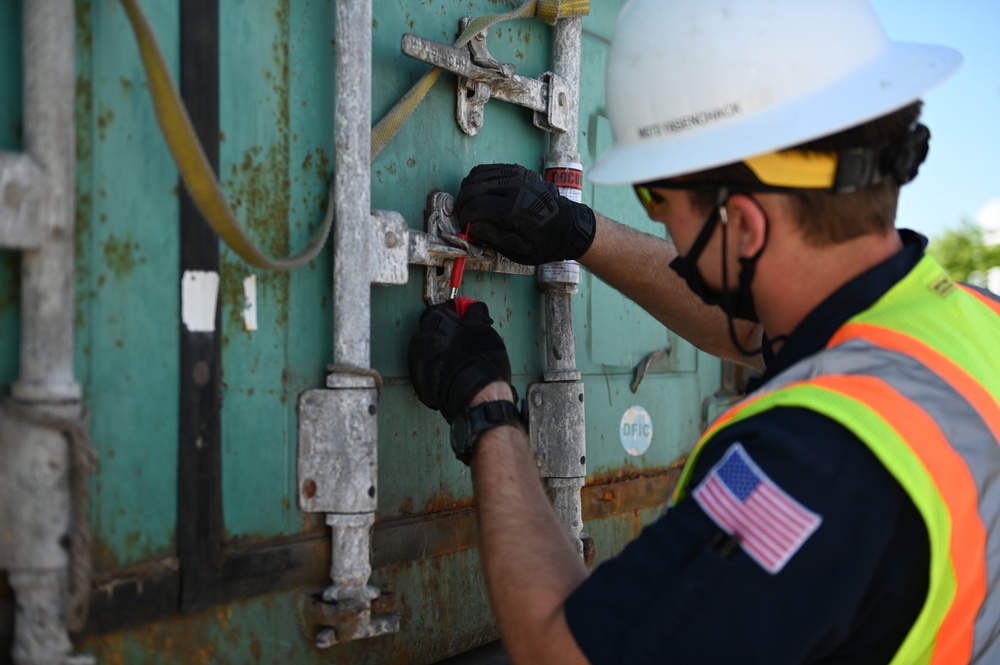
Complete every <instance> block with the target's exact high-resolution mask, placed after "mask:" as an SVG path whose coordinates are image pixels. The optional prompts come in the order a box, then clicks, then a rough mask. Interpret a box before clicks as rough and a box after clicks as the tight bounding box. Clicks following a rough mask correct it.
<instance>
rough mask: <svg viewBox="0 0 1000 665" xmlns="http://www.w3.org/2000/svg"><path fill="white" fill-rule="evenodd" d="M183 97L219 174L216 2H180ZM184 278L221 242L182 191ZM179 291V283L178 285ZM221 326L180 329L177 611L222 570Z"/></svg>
mask: <svg viewBox="0 0 1000 665" xmlns="http://www.w3.org/2000/svg"><path fill="white" fill-rule="evenodd" d="M180 27H181V30H180V42H181V43H180V57H181V63H180V65H181V66H180V71H181V81H180V88H181V96H182V97H183V99H184V104H185V106H186V107H187V110H188V114H189V115H190V117H191V122H192V124H193V125H194V129H195V132H196V133H197V135H198V139H199V140H200V141H201V144H202V146H203V147H204V149H205V154H206V156H207V157H208V161H209V163H210V164H211V165H212V168H213V169H214V170H215V171H216V173H218V170H219V3H218V0H181V2H180ZM181 190H182V191H181V200H180V204H181V205H180V245H181V265H180V268H181V274H182V275H183V274H184V272H186V271H211V272H216V273H217V272H218V271H219V243H218V239H217V237H216V235H215V233H214V232H213V231H212V230H211V228H209V226H208V225H207V224H206V223H205V221H204V219H203V218H202V216H201V214H200V213H199V212H198V210H197V208H195V206H194V204H193V203H192V201H191V199H190V197H189V196H188V194H187V191H186V190H185V189H184V188H183V185H182V186H181ZM178 286H179V285H178ZM220 326H221V321H220V316H219V312H218V309H217V310H216V315H215V331H214V332H191V331H189V330H187V328H186V327H185V326H184V324H183V322H182V323H181V330H180V415H179V418H180V422H179V456H178V468H177V554H178V557H179V558H180V587H181V588H180V594H179V595H180V608H179V609H180V611H181V612H193V611H196V610H198V609H200V608H202V607H205V606H206V605H208V604H209V603H210V602H211V599H212V595H213V594H212V590H213V587H214V586H216V585H217V583H218V582H219V579H220V577H221V573H222V567H223V563H224V562H223V551H222V537H223V536H222V530H223V512H222V452H221V445H222V436H221V394H220V389H221V386H220V377H221V374H222V345H221V329H220Z"/></svg>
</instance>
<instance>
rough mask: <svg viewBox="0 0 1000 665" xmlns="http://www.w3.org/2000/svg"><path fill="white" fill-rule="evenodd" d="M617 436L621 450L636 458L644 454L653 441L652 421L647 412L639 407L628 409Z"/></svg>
mask: <svg viewBox="0 0 1000 665" xmlns="http://www.w3.org/2000/svg"><path fill="white" fill-rule="evenodd" d="M618 436H619V438H620V439H621V442H622V448H624V449H625V452H627V453H628V454H629V455H634V456H636V457H638V456H639V455H641V454H643V453H644V452H646V450H647V449H648V448H649V444H650V442H651V441H652V440H653V419H652V418H650V417H649V411H646V409H644V408H642V407H641V406H631V407H629V408H628V410H627V411H626V412H625V414H624V415H623V416H622V421H621V425H620V426H619V430H618Z"/></svg>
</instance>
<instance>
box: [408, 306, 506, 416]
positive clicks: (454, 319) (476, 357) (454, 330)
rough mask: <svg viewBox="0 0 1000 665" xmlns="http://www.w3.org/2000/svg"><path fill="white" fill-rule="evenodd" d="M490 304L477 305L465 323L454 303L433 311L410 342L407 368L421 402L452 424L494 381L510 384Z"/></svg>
mask: <svg viewBox="0 0 1000 665" xmlns="http://www.w3.org/2000/svg"><path fill="white" fill-rule="evenodd" d="M492 324H493V319H491V318H490V311H489V308H487V307H486V303H483V302H474V303H472V304H471V305H469V306H468V308H467V309H466V310H465V316H464V317H459V315H458V313H456V311H455V303H454V302H445V303H441V304H440V305H432V306H431V307H428V308H427V309H426V310H424V313H423V314H421V315H420V329H419V330H418V331H417V332H416V334H414V335H413V337H412V338H411V339H410V348H409V352H408V354H407V356H408V358H407V365H408V368H409V373H410V381H411V382H412V383H413V388H414V389H415V390H416V391H417V397H419V398H420V401H421V402H423V403H424V404H426V405H427V406H429V407H430V408H432V409H438V410H440V411H441V413H442V415H444V417H445V419H446V420H447V421H448V422H449V423H450V422H451V421H452V420H453V419H454V418H455V416H457V415H458V414H460V413H463V412H464V411H465V410H466V409H467V408H468V407H469V402H471V401H472V398H473V397H475V396H476V393H478V392H479V391H480V390H482V389H483V388H485V387H486V386H487V385H489V384H490V383H492V382H493V381H497V380H501V381H506V382H507V383H510V378H511V372H510V359H509V358H508V357H507V347H506V346H504V343H503V339H501V338H500V335H499V334H498V333H497V331H495V330H494V329H493V328H492Z"/></svg>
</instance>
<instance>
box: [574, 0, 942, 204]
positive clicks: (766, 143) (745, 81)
mask: <svg viewBox="0 0 1000 665" xmlns="http://www.w3.org/2000/svg"><path fill="white" fill-rule="evenodd" d="M961 62H962V56H961V55H959V53H958V52H957V51H955V50H953V49H950V48H947V47H942V46H927V45H918V44H904V43H899V42H890V41H889V40H888V39H887V38H886V35H885V32H884V31H883V30H882V26H881V25H880V24H879V21H878V18H877V17H876V16H875V13H874V11H872V8H871V7H870V6H869V5H868V2H867V1H866V0H631V1H630V2H628V3H627V4H626V5H625V7H624V8H623V9H622V12H621V15H620V16H619V17H618V24H617V26H616V27H615V33H614V37H613V39H612V43H611V51H610V53H609V56H608V67H607V76H606V93H607V109H608V118H609V119H610V121H611V128H612V131H613V133H614V146H613V147H612V148H611V149H610V150H608V151H607V152H606V153H604V154H603V155H601V156H600V158H598V160H597V162H596V164H595V165H594V166H593V168H592V169H591V170H590V174H589V178H590V180H591V181H592V182H594V183H597V184H624V183H637V182H648V181H651V180H658V179H666V178H670V177H674V176H679V175H683V174H686V173H694V172H697V171H702V170H705V169H710V168H714V167H717V166H723V165H726V164H732V163H734V162H739V161H741V160H743V159H745V158H748V157H753V156H756V155H761V154H763V153H768V152H772V151H776V150H781V149H784V148H789V147H792V146H794V145H797V144H799V143H803V142H806V141H809V140H812V139H816V138H820V137H822V136H827V135H829V134H833V133H836V132H838V131H841V130H843V129H847V128H849V127H853V126H855V125H858V124H861V123H864V122H866V121H868V120H872V119H874V118H877V117H879V116H882V115H885V114H886V113H890V112H892V111H894V110H896V109H899V108H902V107H904V106H906V105H908V104H910V103H911V102H914V101H916V100H918V99H919V98H920V96H921V95H922V94H923V93H924V92H925V91H927V90H928V89H929V88H931V87H932V86H934V85H936V84H937V83H940V82H941V81H943V80H944V79H945V78H947V77H948V76H949V75H950V74H951V73H952V72H954V71H955V70H956V69H957V68H958V66H959V65H960V64H961Z"/></svg>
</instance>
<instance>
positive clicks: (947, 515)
mask: <svg viewBox="0 0 1000 665" xmlns="http://www.w3.org/2000/svg"><path fill="white" fill-rule="evenodd" d="M782 406H784V407H800V408H806V409H809V410H811V411H815V412H817V413H820V414H822V415H824V416H827V417H828V418H830V419H832V420H834V421H836V422H838V423H840V424H841V425H843V426H844V427H846V428H847V429H849V430H850V431H851V432H853V433H854V434H855V435H856V436H857V437H858V438H859V439H860V440H861V441H863V442H864V443H865V444H866V445H867V446H868V447H869V448H870V449H871V451H872V452H873V453H874V454H875V456H876V457H877V458H878V459H879V460H880V461H881V462H882V464H883V465H885V468H886V469H887V470H888V471H889V472H890V473H892V475H893V476H894V477H895V479H896V480H897V481H898V482H899V484H900V485H901V486H902V487H903V488H904V489H905V490H906V492H907V494H908V495H909V497H910V499H911V500H912V501H913V503H914V505H915V506H916V507H917V510H918V511H919V512H920V515H921V516H922V517H923V520H924V524H925V525H926V527H927V532H928V536H929V539H930V568H931V570H930V576H929V587H928V592H927V598H926V600H925V601H924V605H923V608H922V610H921V612H920V614H919V616H918V618H917V620H916V622H915V623H914V624H913V626H912V627H911V628H910V631H909V633H908V634H907V636H906V638H905V639H904V640H903V643H902V644H901V645H900V647H899V650H898V651H897V652H896V655H895V657H894V658H893V660H892V663H894V664H897V663H899V664H902V663H907V664H910V663H920V664H923V663H930V664H934V665H955V664H956V663H968V662H973V663H982V664H986V663H1000V298H998V297H997V296H995V295H993V294H990V293H989V292H988V291H985V290H978V289H975V288H973V287H969V286H966V285H959V284H956V283H955V282H953V281H951V279H949V278H948V276H947V275H946V274H945V273H944V271H943V270H942V269H941V267H940V266H939V265H938V264H937V262H935V261H934V259H932V258H930V257H929V256H925V257H923V258H922V259H921V260H920V261H919V262H918V263H917V265H916V266H914V268H913V269H912V270H911V271H910V273H909V274H907V275H906V276H905V277H904V278H903V279H902V280H900V281H899V282H898V283H897V284H895V285H894V286H893V287H892V288H891V289H890V290H889V291H887V292H886V293H885V294H884V295H883V296H882V298H880V299H879V300H878V302H876V303H875V304H874V305H873V306H872V307H871V308H869V309H867V310H865V311H864V312H861V313H860V314H858V315H856V316H854V317H853V318H851V319H850V320H849V321H848V322H847V323H845V324H844V325H843V326H842V327H841V328H840V329H839V330H838V331H837V332H836V334H835V335H834V336H833V338H832V339H831V340H830V342H829V343H828V345H827V346H826V348H824V349H823V350H822V351H820V352H818V353H816V354H814V355H812V356H810V357H808V358H805V359H803V360H801V361H799V362H798V363H796V364H795V365H793V366H792V367H789V368H788V369H787V370H786V371H784V372H782V373H780V374H779V375H777V376H776V377H774V378H773V379H771V380H770V381H769V382H768V383H766V384H765V385H764V386H763V387H762V388H761V390H760V391H758V392H757V393H754V394H752V395H750V396H749V397H747V398H746V399H745V400H743V401H742V402H740V403H738V404H736V405H735V406H733V407H732V408H731V409H730V410H729V411H727V412H726V413H724V414H723V415H722V416H720V417H719V418H718V419H717V420H716V421H715V422H713V423H712V424H711V426H710V427H709V428H708V429H707V430H706V432H705V434H704V435H703V436H702V438H701V439H700V440H699V441H698V443H697V444H696V445H695V448H694V451H693V452H692V453H691V457H690V459H689V460H688V463H687V466H686V467H685V469H684V472H683V473H682V474H681V479H680V481H679V482H678V486H677V490H676V492H675V494H674V499H673V500H674V503H676V502H677V501H678V500H682V499H683V497H684V496H685V495H686V492H687V485H688V484H689V482H690V477H691V472H692V469H693V468H694V466H695V463H696V461H697V458H698V454H699V453H700V451H701V450H702V448H703V446H704V444H705V443H706V442H707V441H708V440H710V439H711V438H712V437H713V436H714V435H715V434H716V433H718V432H719V430H720V429H722V428H724V427H726V426H728V425H731V424H733V423H736V422H738V421H740V420H743V419H745V418H749V417H751V416H753V415H756V414H758V413H761V412H763V411H766V410H768V409H773V408H775V407H782ZM803 445H808V444H807V443H803Z"/></svg>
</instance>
